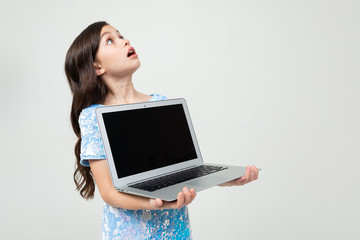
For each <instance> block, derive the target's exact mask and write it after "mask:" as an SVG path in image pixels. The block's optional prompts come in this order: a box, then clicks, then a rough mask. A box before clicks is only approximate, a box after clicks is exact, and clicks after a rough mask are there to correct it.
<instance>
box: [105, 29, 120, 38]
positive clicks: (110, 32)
mask: <svg viewBox="0 0 360 240" xmlns="http://www.w3.org/2000/svg"><path fill="white" fill-rule="evenodd" d="M116 32H117V33H118V34H120V32H119V31H118V30H116ZM111 33H112V32H109V31H108V32H104V33H103V34H101V36H100V39H102V38H103V37H104V36H105V35H106V34H111ZM120 36H122V35H121V34H120Z"/></svg>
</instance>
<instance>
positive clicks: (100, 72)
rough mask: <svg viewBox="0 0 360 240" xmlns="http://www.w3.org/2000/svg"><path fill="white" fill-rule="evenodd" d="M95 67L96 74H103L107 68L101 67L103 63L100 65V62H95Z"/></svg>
mask: <svg viewBox="0 0 360 240" xmlns="http://www.w3.org/2000/svg"><path fill="white" fill-rule="evenodd" d="M94 68H95V71H96V75H98V76H100V75H103V74H104V73H105V69H104V68H102V67H101V65H99V64H98V63H94Z"/></svg>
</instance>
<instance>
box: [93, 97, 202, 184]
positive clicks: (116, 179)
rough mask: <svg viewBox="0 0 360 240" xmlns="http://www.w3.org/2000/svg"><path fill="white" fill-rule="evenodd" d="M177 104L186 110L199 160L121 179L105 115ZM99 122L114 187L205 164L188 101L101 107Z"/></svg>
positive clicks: (174, 100) (97, 112) (150, 102)
mask: <svg viewBox="0 0 360 240" xmlns="http://www.w3.org/2000/svg"><path fill="white" fill-rule="evenodd" d="M175 104H181V105H182V106H183V109H184V113H185V116H186V120H187V124H188V127H189V130H190V133H191V138H192V140H193V143H194V148H195V151H196V155H197V158H195V159H192V160H188V161H185V162H181V163H178V164H173V165H170V166H166V167H162V168H158V169H154V170H150V171H147V172H142V173H138V174H134V175H131V176H127V177H123V178H119V177H118V175H117V171H116V166H115V163H114V159H113V155H112V152H111V148H110V143H109V139H108V136H107V133H106V126H105V123H104V119H103V113H110V112H117V111H127V110H134V109H143V108H153V107H161V106H169V105H175ZM95 112H96V117H97V121H98V124H99V130H100V133H101V137H102V141H103V145H104V149H105V153H106V157H107V162H108V166H109V170H110V174H111V179H112V182H113V185H114V187H115V188H117V187H119V186H124V185H127V184H130V183H135V182H138V181H142V180H144V179H148V178H154V177H157V176H161V175H164V173H168V172H173V171H178V170H180V169H184V168H189V167H192V166H199V165H202V164H203V160H202V157H201V153H200V148H199V145H198V142H197V139H196V135H195V131H194V127H193V125H192V121H191V118H190V113H189V110H188V107H187V105H186V101H185V99H183V98H177V99H167V100H161V101H149V102H141V103H133V104H123V105H112V106H99V107H97V108H96V110H95Z"/></svg>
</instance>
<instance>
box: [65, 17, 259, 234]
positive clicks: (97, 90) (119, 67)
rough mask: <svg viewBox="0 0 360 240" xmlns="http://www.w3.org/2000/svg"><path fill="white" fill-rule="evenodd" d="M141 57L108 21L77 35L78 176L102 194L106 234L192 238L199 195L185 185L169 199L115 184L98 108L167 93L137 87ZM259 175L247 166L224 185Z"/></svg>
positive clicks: (70, 67)
mask: <svg viewBox="0 0 360 240" xmlns="http://www.w3.org/2000/svg"><path fill="white" fill-rule="evenodd" d="M139 67H140V61H139V58H138V55H137V54H136V51H135V49H134V48H133V47H132V46H131V45H130V42H129V41H128V40H127V39H124V37H123V36H122V35H121V34H120V32H119V31H117V30H116V29H115V28H114V27H112V26H111V25H109V24H107V23H106V22H96V23H93V24H91V25H90V26H88V27H87V28H86V29H85V30H84V31H83V32H82V33H80V35H79V36H78V37H77V38H76V39H75V41H74V42H73V44H72V45H71V47H70V48H69V50H68V52H67V55H66V60H65V72H66V76H67V79H68V81H69V85H70V88H71V91H72V93H73V102H72V107H71V123H72V127H73V129H74V132H75V134H76V135H77V137H78V138H79V139H78V141H77V143H76V144H75V155H76V159H77V161H76V169H75V173H74V181H75V184H76V187H77V190H79V191H80V195H81V196H82V197H84V198H85V199H90V198H93V197H94V190H95V182H96V185H97V187H98V189H99V192H100V195H101V197H102V198H103V200H104V202H105V203H104V211H103V229H102V239H191V229H190V222H189V215H188V209H187V205H188V204H190V203H191V202H192V201H193V200H194V198H195V197H196V193H195V191H194V189H187V188H186V187H185V188H184V189H183V191H182V192H180V193H179V194H178V197H177V201H174V202H166V201H162V200H160V199H149V198H145V197H139V196H135V195H129V194H125V193H120V192H118V191H116V189H115V188H114V187H113V185H112V181H111V178H110V173H109V169H108V166H107V162H106V156H105V152H104V147H103V144H102V140H101V137H100V132H99V128H98V123H97V120H96V115H95V109H96V107H98V106H100V105H116V104H126V103H136V102H145V101H157V100H163V99H166V97H164V96H161V95H159V94H151V95H146V94H143V93H140V92H138V91H136V90H135V88H134V85H133V82H132V75H133V73H134V72H135V71H136V70H137V69H138V68H139ZM257 177H258V170H257V168H256V167H255V166H252V167H250V166H248V167H247V171H246V174H245V176H244V177H241V178H239V179H236V180H233V181H231V182H228V183H225V184H222V185H221V186H234V185H244V184H246V183H248V182H251V181H253V180H255V179H257Z"/></svg>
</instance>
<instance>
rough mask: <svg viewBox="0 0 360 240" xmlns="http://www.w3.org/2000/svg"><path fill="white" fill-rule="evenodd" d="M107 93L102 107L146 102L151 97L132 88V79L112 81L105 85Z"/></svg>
mask: <svg viewBox="0 0 360 240" xmlns="http://www.w3.org/2000/svg"><path fill="white" fill-rule="evenodd" d="M107 88H108V93H107V95H106V97H105V100H104V102H103V104H104V105H118V104H127V103H136V102H145V101H148V100H149V99H150V98H151V96H149V95H146V94H143V93H140V92H138V91H136V89H135V88H134V84H133V82H132V79H131V78H129V79H126V80H122V81H116V82H115V81H112V82H110V83H109V82H108V84H107Z"/></svg>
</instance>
